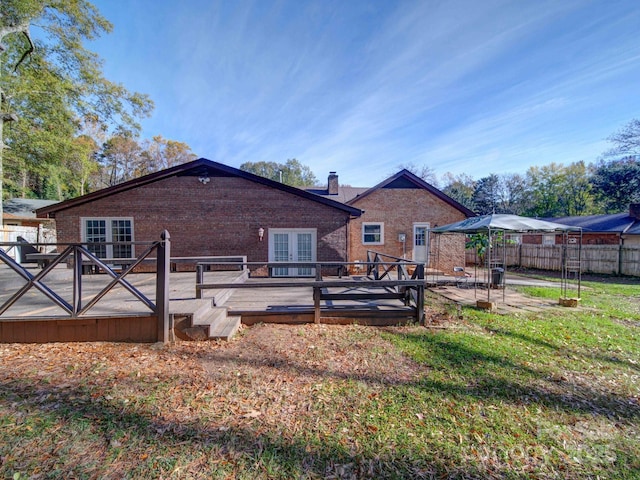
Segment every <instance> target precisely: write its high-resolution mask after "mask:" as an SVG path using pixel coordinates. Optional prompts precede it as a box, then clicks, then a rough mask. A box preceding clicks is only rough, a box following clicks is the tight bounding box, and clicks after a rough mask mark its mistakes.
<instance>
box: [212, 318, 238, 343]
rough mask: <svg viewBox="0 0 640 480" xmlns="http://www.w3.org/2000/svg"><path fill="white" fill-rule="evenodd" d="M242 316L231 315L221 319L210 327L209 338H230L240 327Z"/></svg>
mask: <svg viewBox="0 0 640 480" xmlns="http://www.w3.org/2000/svg"><path fill="white" fill-rule="evenodd" d="M240 323H241V322H240V316H237V315H236V316H229V317H225V318H224V319H220V320H218V321H217V322H215V323H214V324H211V326H210V327H209V338H210V339H215V340H230V339H231V338H233V336H234V335H235V334H236V333H237V331H238V329H239V328H240Z"/></svg>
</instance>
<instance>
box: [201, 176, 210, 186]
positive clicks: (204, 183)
mask: <svg viewBox="0 0 640 480" xmlns="http://www.w3.org/2000/svg"><path fill="white" fill-rule="evenodd" d="M198 181H199V182H200V183H201V184H203V185H206V184H207V183H209V182H210V181H211V179H210V178H209V177H199V178H198Z"/></svg>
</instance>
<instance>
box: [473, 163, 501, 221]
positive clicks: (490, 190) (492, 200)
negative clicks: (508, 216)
mask: <svg viewBox="0 0 640 480" xmlns="http://www.w3.org/2000/svg"><path fill="white" fill-rule="evenodd" d="M499 190H500V178H499V177H498V175H496V174H495V173H492V174H490V175H489V176H488V177H484V178H481V179H480V180H478V181H477V182H476V188H475V190H474V192H473V203H474V204H475V206H476V209H475V211H476V213H477V214H478V215H488V214H491V213H502V212H500V208H499V207H500V205H499V204H500V197H499Z"/></svg>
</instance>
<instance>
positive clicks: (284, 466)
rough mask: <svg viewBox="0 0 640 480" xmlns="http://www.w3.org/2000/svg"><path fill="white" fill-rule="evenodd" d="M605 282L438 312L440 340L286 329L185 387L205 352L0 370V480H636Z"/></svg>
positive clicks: (613, 309) (636, 386) (617, 305)
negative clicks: (556, 302) (514, 311)
mask: <svg viewBox="0 0 640 480" xmlns="http://www.w3.org/2000/svg"><path fill="white" fill-rule="evenodd" d="M610 282H611V280H609V281H608V282H607V283H598V282H584V284H583V286H584V289H583V294H582V300H581V307H580V308H578V309H572V308H565V309H559V308H558V309H554V310H548V311H545V312H544V313H541V314H519V315H518V316H517V317H516V316H501V315H495V314H490V313H486V312H482V311H479V310H476V309H471V308H469V309H464V308H463V309H462V311H461V312H460V314H461V317H462V318H458V312H457V311H456V310H455V309H450V308H449V307H447V306H445V305H443V306H441V308H442V311H443V312H444V313H446V312H447V310H449V313H453V312H455V319H452V328H443V329H424V328H421V327H408V328H391V329H384V330H379V329H374V328H366V327H333V328H331V329H325V330H320V331H318V330H317V329H315V327H313V326H312V327H295V326H292V327H290V328H291V337H292V341H293V339H295V341H296V342H298V343H296V345H298V346H299V345H302V347H298V346H297V347H296V348H301V350H300V352H299V353H295V355H294V354H291V355H290V356H288V357H282V358H280V357H278V359H277V360H278V361H276V359H275V356H276V354H277V352H273V354H272V355H271V356H270V355H265V358H266V359H267V360H269V361H271V360H273V361H271V363H269V362H268V361H267V360H264V361H262V360H261V361H258V362H256V363H250V362H249V363H246V362H245V363H243V361H242V356H240V357H239V358H236V356H234V357H233V359H231V360H232V361H233V362H234V363H232V365H233V368H232V369H230V370H229V371H228V372H226V371H225V372H224V373H221V374H220V375H221V376H220V377H219V378H216V379H215V380H210V379H209V377H207V375H205V374H200V373H199V374H197V375H196V374H194V373H193V370H194V369H195V366H197V365H198V364H199V363H198V362H199V361H200V359H208V360H209V361H212V362H213V365H214V372H215V371H217V370H215V365H218V364H220V365H222V364H224V362H226V361H231V360H228V359H227V358H226V357H225V350H224V349H220V350H217V348H218V347H215V345H211V346H209V347H207V346H206V345H205V346H200V347H198V348H199V350H193V351H190V350H188V349H180V348H178V347H174V349H173V350H172V349H169V350H168V351H166V352H164V353H162V354H161V355H160V354H158V356H157V357H154V355H156V354H155V353H154V351H152V350H150V349H149V348H147V347H145V348H142V347H140V348H139V350H138V353H136V355H138V354H139V352H140V351H141V352H142V357H141V358H143V359H144V358H146V357H145V356H148V357H149V358H151V360H149V363H148V366H147V367H145V366H144V365H142V364H141V365H140V366H139V368H136V369H135V370H126V369H125V368H120V369H118V368H116V367H115V366H114V365H116V364H117V361H116V360H113V359H110V358H109V357H106V356H105V358H95V359H93V361H92V362H89V363H88V364H87V365H86V366H83V365H81V364H77V363H68V362H67V360H66V359H65V358H59V359H58V361H59V362H60V363H61V365H60V366H59V368H58V370H56V368H57V367H56V365H55V364H54V363H47V361H45V360H43V361H42V362H41V363H40V364H39V365H38V366H37V367H35V368H34V367H32V366H29V367H27V366H26V365H27V363H25V367H24V368H21V367H20V365H19V362H16V365H15V366H13V367H12V366H11V363H12V362H11V361H9V358H8V353H5V355H7V358H3V359H2V360H3V362H2V365H3V366H2V368H1V373H2V376H1V378H0V462H1V463H0V477H2V478H14V476H15V475H17V477H15V478H30V477H35V478H220V479H225V478H238V479H262V478H265V479H266V478H282V479H285V478H513V479H524V478H527V479H528V478H571V479H582V478H593V479H596V478H600V479H637V478H640V427H639V424H640V422H639V420H640V342H639V341H638V338H640V330H639V329H640V311H639V310H638V305H639V303H640V291H639V290H640V287H637V286H635V285H624V284H615V283H610ZM523 291H525V292H526V293H528V294H530V295H536V296H543V297H549V298H557V296H558V289H543V288H530V287H527V288H523ZM243 341H245V339H243V338H240V340H238V342H243ZM328 346H330V347H331V348H332V350H326V348H329V347H328ZM12 348H13V347H12ZM21 348H24V349H25V350H24V353H23V355H25V356H29V355H33V356H37V355H40V354H41V353H40V351H39V350H38V349H37V348H35V347H34V350H35V351H31V350H30V347H28V346H26V347H21ZM78 348H81V347H78ZM97 348H99V347H97ZM123 348H124V350H123V352H124V353H126V352H127V351H128V350H127V348H130V347H123ZM185 348H186V347H185ZM292 348H293V347H292ZM8 351H9V350H7V352H8ZM328 351H331V352H344V355H343V356H341V357H340V361H344V362H347V361H349V362H353V363H354V364H355V366H354V367H353V369H352V370H351V371H350V372H356V373H345V374H338V373H335V372H341V371H340V370H339V369H338V370H331V369H330V368H329V366H331V365H332V363H331V362H332V359H331V358H328V357H330V355H327V352H328ZM11 352H13V350H11ZM354 352H355V353H358V352H359V353H358V355H357V356H353V357H350V356H349V355H350V354H351V353H354ZM289 353H290V352H289ZM355 353H354V355H355ZM392 354H393V355H392ZM96 355H102V354H100V353H97V354H96ZM132 355H133V353H132ZM211 355H214V356H213V357H212V356H211ZM216 355H218V356H216ZM394 355H395V356H394ZM12 358H13V357H12ZM212 358H213V360H212ZM283 358H284V360H283ZM389 358H394V359H395V360H394V362H396V363H394V364H393V365H386V364H385V362H386V361H387V359H389ZM398 358H401V359H404V360H403V362H398V360H397V359H398ZM5 360H6V361H5ZM285 360H286V361H285ZM136 361H138V357H136ZM359 361H367V363H368V365H369V367H367V369H364V367H363V370H362V371H360V370H358V365H357V363H358V362H359ZM69 362H71V361H69ZM183 362H187V363H183ZM189 362H191V363H189ZM216 362H217V363H216ZM401 363H402V364H401ZM156 364H157V365H160V364H161V365H160V366H158V367H157V368H156V369H155V370H153V371H150V370H149V368H151V367H150V366H154V365H156ZM185 365H186V366H189V365H190V366H191V367H192V369H191V370H189V369H186V368H185ZM172 366H174V367H172ZM396 367H397V376H396V375H395V374H394V368H396ZM389 372H391V373H390V374H389ZM378 373H379V374H380V375H377V374H378ZM256 408H257V409H258V410H261V411H262V412H263V413H262V414H261V415H260V416H256V417H253V416H251V415H245V414H243V412H246V411H252V410H253V409H256ZM268 412H271V413H272V414H269V413H268Z"/></svg>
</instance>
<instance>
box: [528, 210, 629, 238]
mask: <svg viewBox="0 0 640 480" xmlns="http://www.w3.org/2000/svg"><path fill="white" fill-rule="evenodd" d="M545 220H548V221H551V222H556V223H561V224H563V225H569V226H571V227H580V228H582V244H583V245H625V246H640V204H639V203H632V204H631V205H629V211H628V212H623V213H612V214H605V215H584V216H572V217H558V218H547V219H545ZM521 241H522V243H524V244H537V245H540V244H544V245H556V244H561V243H562V238H561V236H559V235H553V234H549V235H523V236H522V238H521Z"/></svg>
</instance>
